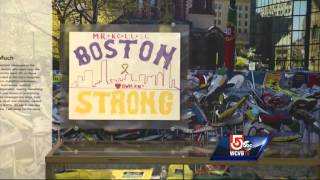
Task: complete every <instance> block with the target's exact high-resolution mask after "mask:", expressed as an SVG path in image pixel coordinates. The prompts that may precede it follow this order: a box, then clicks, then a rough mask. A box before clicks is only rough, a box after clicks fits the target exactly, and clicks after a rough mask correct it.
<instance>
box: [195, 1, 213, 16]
mask: <svg viewBox="0 0 320 180" xmlns="http://www.w3.org/2000/svg"><path fill="white" fill-rule="evenodd" d="M212 2H213V1H212V0H193V1H192V8H191V9H190V13H194V14H213V12H214V11H213V9H212V7H213V6H212Z"/></svg>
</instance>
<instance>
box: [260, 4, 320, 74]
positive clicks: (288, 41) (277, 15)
mask: <svg viewBox="0 0 320 180" xmlns="http://www.w3.org/2000/svg"><path fill="white" fill-rule="evenodd" d="M319 4H320V1H319V0H310V1H309V0H256V16H255V22H256V24H255V25H256V27H255V30H256V32H255V37H256V38H255V45H256V48H257V52H258V53H260V54H261V57H262V61H263V62H264V63H266V64H269V67H270V69H274V70H291V69H294V68H297V69H301V68H304V69H309V70H310V71H319V70H320V67H319V61H320V60H319V59H320V58H319V53H318V52H317V49H319V36H318V35H317V34H318V32H319V21H320V19H319Z"/></svg>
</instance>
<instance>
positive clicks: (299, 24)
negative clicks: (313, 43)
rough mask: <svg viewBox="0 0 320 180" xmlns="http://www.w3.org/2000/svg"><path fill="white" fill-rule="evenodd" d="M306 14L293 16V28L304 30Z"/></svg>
mask: <svg viewBox="0 0 320 180" xmlns="http://www.w3.org/2000/svg"><path fill="white" fill-rule="evenodd" d="M305 21H306V17H305V16H293V22H292V23H293V30H304V29H305V23H306V22H305Z"/></svg>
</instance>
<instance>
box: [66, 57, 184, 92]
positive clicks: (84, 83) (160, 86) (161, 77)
mask: <svg viewBox="0 0 320 180" xmlns="http://www.w3.org/2000/svg"><path fill="white" fill-rule="evenodd" d="M123 65H126V67H124V66H123ZM123 65H122V68H123V72H122V73H121V74H120V76H119V77H110V70H109V67H108V60H103V61H100V72H95V71H94V70H92V69H86V70H84V71H83V72H82V75H77V76H76V80H75V81H73V82H72V83H71V86H70V87H69V88H94V89H115V85H127V84H130V83H133V84H135V85H139V86H140V87H141V85H143V87H142V88H141V89H149V90H180V87H179V83H177V81H176V79H174V78H172V70H171V65H170V66H169V68H168V70H165V69H163V71H162V72H161V71H159V72H157V73H155V74H146V73H140V74H133V73H129V72H128V71H127V70H128V65H127V64H123ZM95 73H96V74H95ZM94 77H98V79H95V78H94ZM132 89H138V88H134V86H132Z"/></svg>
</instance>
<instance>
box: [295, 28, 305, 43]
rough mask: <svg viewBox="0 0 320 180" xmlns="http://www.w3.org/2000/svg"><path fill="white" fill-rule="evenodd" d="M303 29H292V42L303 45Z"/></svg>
mask: <svg viewBox="0 0 320 180" xmlns="http://www.w3.org/2000/svg"><path fill="white" fill-rule="evenodd" d="M304 36H305V31H293V33H292V44H293V45H303V44H304Z"/></svg>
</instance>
